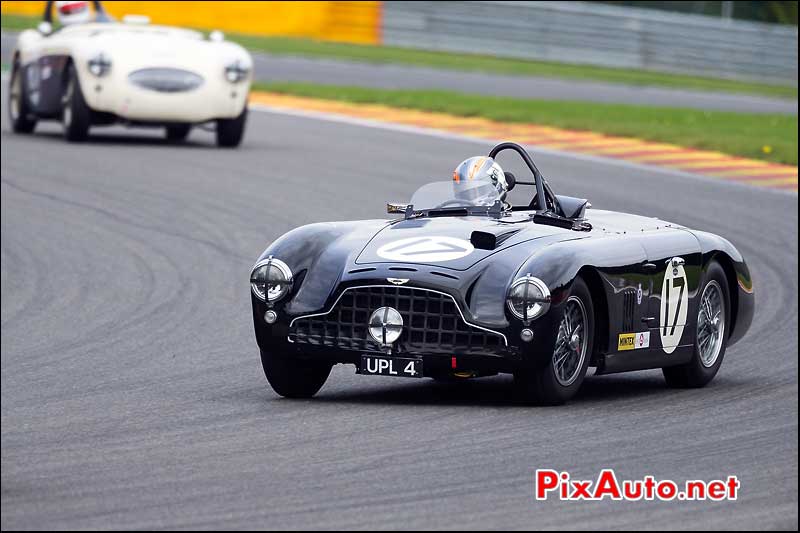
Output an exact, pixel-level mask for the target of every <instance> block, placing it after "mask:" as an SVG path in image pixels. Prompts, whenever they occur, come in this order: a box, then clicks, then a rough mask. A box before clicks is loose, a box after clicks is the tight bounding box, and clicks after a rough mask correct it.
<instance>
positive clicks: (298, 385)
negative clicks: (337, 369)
mask: <svg viewBox="0 0 800 533" xmlns="http://www.w3.org/2000/svg"><path fill="white" fill-rule="evenodd" d="M261 366H262V367H263V368H264V375H265V376H266V377H267V381H269V384H270V385H271V386H272V389H273V390H274V391H275V392H277V393H278V394H280V395H281V396H284V397H286V398H311V397H312V396H314V395H315V394H316V393H317V392H318V391H319V389H321V388H322V386H323V385H324V384H325V380H327V379H328V375H329V374H330V373H331V368H332V365H331V364H330V363H324V362H318V361H308V360H304V359H296V358H290V357H281V356H280V355H278V354H275V353H269V352H267V351H265V350H261Z"/></svg>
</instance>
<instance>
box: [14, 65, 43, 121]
mask: <svg viewBox="0 0 800 533" xmlns="http://www.w3.org/2000/svg"><path fill="white" fill-rule="evenodd" d="M8 86H9V91H8V93H9V94H8V117H9V118H10V119H11V129H12V130H13V131H14V133H31V132H32V131H33V129H34V128H35V127H36V119H35V118H33V116H32V115H31V112H30V109H29V108H28V99H27V98H26V97H25V91H24V90H23V88H22V68H21V67H20V66H19V63H18V62H15V63H14V67H13V68H12V69H11V80H10V81H9V84H8Z"/></svg>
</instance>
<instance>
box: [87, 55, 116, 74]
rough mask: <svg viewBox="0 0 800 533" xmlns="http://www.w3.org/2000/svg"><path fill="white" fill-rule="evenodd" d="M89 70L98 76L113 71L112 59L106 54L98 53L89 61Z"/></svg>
mask: <svg viewBox="0 0 800 533" xmlns="http://www.w3.org/2000/svg"><path fill="white" fill-rule="evenodd" d="M87 67H88V68H89V72H91V73H92V74H93V75H94V76H97V77H98V78H100V77H103V76H105V75H106V74H108V73H109V72H111V59H109V58H108V57H106V56H105V55H104V54H97V55H96V56H94V57H93V58H91V59H90V60H89V61H88V62H87Z"/></svg>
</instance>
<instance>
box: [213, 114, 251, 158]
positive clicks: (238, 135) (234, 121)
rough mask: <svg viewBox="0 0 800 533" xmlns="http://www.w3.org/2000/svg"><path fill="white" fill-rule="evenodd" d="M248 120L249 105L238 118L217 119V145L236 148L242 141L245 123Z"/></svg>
mask: <svg viewBox="0 0 800 533" xmlns="http://www.w3.org/2000/svg"><path fill="white" fill-rule="evenodd" d="M245 122H247V107H245V108H244V109H243V110H242V112H241V113H240V114H239V116H238V117H236V118H221V119H218V120H217V146H220V147H223V148H235V147H237V146H239V143H241V142H242V137H243V136H244V125H245Z"/></svg>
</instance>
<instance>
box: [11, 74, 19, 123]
mask: <svg viewBox="0 0 800 533" xmlns="http://www.w3.org/2000/svg"><path fill="white" fill-rule="evenodd" d="M21 79H22V76H21V75H20V72H19V69H15V71H14V72H13V74H11V92H10V93H9V95H8V105H9V111H10V112H11V120H15V121H16V120H17V119H19V114H20V103H21V102H20V99H21V98H22V81H21Z"/></svg>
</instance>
